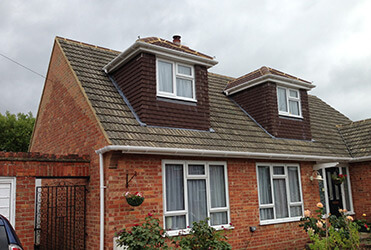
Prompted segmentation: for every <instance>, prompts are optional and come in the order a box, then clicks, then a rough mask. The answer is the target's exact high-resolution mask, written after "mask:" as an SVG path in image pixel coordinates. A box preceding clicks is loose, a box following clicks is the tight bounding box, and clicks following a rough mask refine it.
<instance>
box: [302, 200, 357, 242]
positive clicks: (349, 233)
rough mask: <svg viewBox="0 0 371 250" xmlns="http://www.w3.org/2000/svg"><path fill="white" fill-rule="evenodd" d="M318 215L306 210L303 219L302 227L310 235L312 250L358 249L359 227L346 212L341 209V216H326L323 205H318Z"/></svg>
mask: <svg viewBox="0 0 371 250" xmlns="http://www.w3.org/2000/svg"><path fill="white" fill-rule="evenodd" d="M317 207H318V209H317V210H315V212H316V215H315V216H314V217H312V216H311V212H310V211H309V210H306V211H305V212H304V217H303V218H302V219H301V221H303V224H300V226H301V227H303V228H304V230H305V231H306V232H307V233H308V235H309V237H310V239H311V242H312V243H310V244H309V248H310V249H358V247H359V233H358V229H359V227H358V225H357V223H355V222H353V218H352V217H351V216H347V215H346V214H345V213H346V210H342V209H339V212H340V216H339V217H337V216H335V215H329V216H328V215H326V214H325V212H324V209H323V205H322V203H318V204H317Z"/></svg>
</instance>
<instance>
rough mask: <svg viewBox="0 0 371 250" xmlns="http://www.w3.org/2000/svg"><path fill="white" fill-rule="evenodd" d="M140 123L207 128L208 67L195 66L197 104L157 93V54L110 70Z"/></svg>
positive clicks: (208, 117) (208, 120) (143, 54)
mask: <svg viewBox="0 0 371 250" xmlns="http://www.w3.org/2000/svg"><path fill="white" fill-rule="evenodd" d="M113 77H114V79H115V81H116V82H117V84H118V86H119V87H120V89H121V90H122V92H123V93H124V95H125V96H126V98H128V100H129V102H130V104H131V105H132V107H133V109H134V110H135V112H136V113H137V115H138V116H139V118H140V119H141V121H142V122H144V123H146V124H147V125H155V126H163V127H175V128H189V129H199V130H208V129H209V128H210V110H209V95H208V93H209V89H208V77H207V69H206V67H204V66H199V65H195V86H196V99H197V103H193V102H186V101H176V100H173V99H168V98H159V97H157V96H156V82H157V81H156V57H155V56H154V55H152V54H147V53H141V54H139V55H137V56H136V57H134V58H133V59H131V60H130V61H129V62H128V63H126V64H125V65H123V66H122V67H121V68H119V69H118V70H117V71H116V72H114V73H113Z"/></svg>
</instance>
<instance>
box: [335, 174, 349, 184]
mask: <svg viewBox="0 0 371 250" xmlns="http://www.w3.org/2000/svg"><path fill="white" fill-rule="evenodd" d="M346 178H347V175H346V174H336V173H334V174H333V175H331V179H332V180H333V181H334V183H335V184H341V183H343V182H344V181H345V179H346Z"/></svg>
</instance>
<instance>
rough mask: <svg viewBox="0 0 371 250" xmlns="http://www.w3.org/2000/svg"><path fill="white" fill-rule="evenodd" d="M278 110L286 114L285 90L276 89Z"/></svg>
mask: <svg viewBox="0 0 371 250" xmlns="http://www.w3.org/2000/svg"><path fill="white" fill-rule="evenodd" d="M277 98H278V110H279V111H284V112H287V97H286V89H282V88H277Z"/></svg>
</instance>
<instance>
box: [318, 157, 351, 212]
mask: <svg viewBox="0 0 371 250" xmlns="http://www.w3.org/2000/svg"><path fill="white" fill-rule="evenodd" d="M316 168H317V171H318V173H319V174H320V175H321V176H322V177H323V181H319V193H320V198H321V202H322V203H323V204H324V207H325V211H326V213H331V214H334V215H339V209H346V210H347V211H348V212H349V213H353V202H352V192H351V184H350V178H349V169H348V166H347V165H345V164H337V163H336V164H320V165H317V166H316ZM339 176H343V178H342V181H340V182H339V181H338V180H337V179H339V178H338V177H339Z"/></svg>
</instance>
